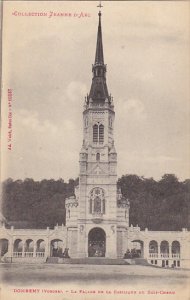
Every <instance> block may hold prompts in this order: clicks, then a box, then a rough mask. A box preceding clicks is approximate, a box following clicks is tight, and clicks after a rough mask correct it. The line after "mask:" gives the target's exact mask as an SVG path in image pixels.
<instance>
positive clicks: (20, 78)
mask: <svg viewBox="0 0 190 300" xmlns="http://www.w3.org/2000/svg"><path fill="white" fill-rule="evenodd" d="M97 5H98V2H97V3H96V2H95V1H79V2H77V1H47V2H46V1H20V2H19V1H16V2H14V1H6V2H4V11H3V56H2V60H3V63H2V70H3V74H2V107H1V108H2V112H1V113H2V116H1V118H2V120H1V122H2V156H1V159H2V161H1V166H2V167H1V179H2V180H4V179H6V178H8V177H12V178H13V179H24V178H33V179H35V180H41V179H44V178H46V179H49V178H53V179H58V178H63V179H64V180H65V181H67V180H68V179H69V178H76V177H78V174H79V163H78V160H79V151H80V149H81V146H82V139H83V137H82V130H83V128H82V111H83V103H84V97H85V96H86V94H87V93H89V90H90V85H91V79H92V72H91V71H92V70H91V68H92V64H93V63H94V58H95V47H96V38H97V26H98V15H97V14H98V8H97ZM51 11H52V12H53V13H55V15H54V16H52V17H49V16H50V12H51ZM29 12H34V13H43V14H45V13H47V16H19V13H29ZM189 12H190V3H189V1H166V2H165V1H147V2H146V1H142V2H141V1H131V2H130V1H121V2H120V1H105V2H103V9H102V31H103V47H104V60H105V63H106V64H107V85H108V90H109V93H111V94H112V96H113V98H114V105H115V113H116V118H115V146H116V150H117V153H118V177H120V176H122V175H125V174H137V175H139V176H145V177H147V178H149V177H153V178H155V179H156V180H159V179H160V178H161V177H162V176H163V175H164V174H166V173H172V174H176V176H177V177H178V178H179V179H180V180H184V179H186V178H190V174H189V173H190V168H189V166H190V161H189V160H190V118H189V116H190V114H189V113H190V107H189V98H190V97H189V96H190V84H189V79H190V40H189V39H190V13H189ZM60 13H70V14H71V16H70V17H69V16H60V15H58V14H60ZM81 13H82V14H83V16H80V15H81ZM75 14H78V15H77V16H75ZM85 14H86V16H85ZM8 89H11V90H12V97H11V112H12V116H11V121H12V125H11V127H12V128H11V130H12V131H11V138H10V139H11V141H10V142H9V143H8V141H7V135H8V131H9V129H8V121H9V119H10V118H9V119H8V113H9V109H10V107H8ZM8 144H11V150H10V149H8Z"/></svg>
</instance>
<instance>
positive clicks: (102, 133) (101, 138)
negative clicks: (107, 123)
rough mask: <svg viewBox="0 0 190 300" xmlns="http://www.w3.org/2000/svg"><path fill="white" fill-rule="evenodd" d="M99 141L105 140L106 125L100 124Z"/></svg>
mask: <svg viewBox="0 0 190 300" xmlns="http://www.w3.org/2000/svg"><path fill="white" fill-rule="evenodd" d="M99 142H100V143H103V142H104V125H102V124H101V125H100V126H99Z"/></svg>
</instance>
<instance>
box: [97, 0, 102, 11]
mask: <svg viewBox="0 0 190 300" xmlns="http://www.w3.org/2000/svg"><path fill="white" fill-rule="evenodd" d="M97 7H99V8H100V9H101V8H102V7H103V6H102V4H101V1H100V2H99V5H98V6H97ZM99 13H101V12H99Z"/></svg>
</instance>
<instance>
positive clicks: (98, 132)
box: [93, 124, 104, 143]
mask: <svg viewBox="0 0 190 300" xmlns="http://www.w3.org/2000/svg"><path fill="white" fill-rule="evenodd" d="M93 142H94V143H103V142H104V125H102V124H100V125H99V124H94V126H93Z"/></svg>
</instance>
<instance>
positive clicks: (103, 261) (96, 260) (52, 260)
mask: <svg viewBox="0 0 190 300" xmlns="http://www.w3.org/2000/svg"><path fill="white" fill-rule="evenodd" d="M46 263H49V264H83V265H85V264H86V265H129V263H128V262H127V261H126V260H124V259H122V258H115V259H113V258H105V257H86V258H60V257H48V259H47V261H46Z"/></svg>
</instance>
